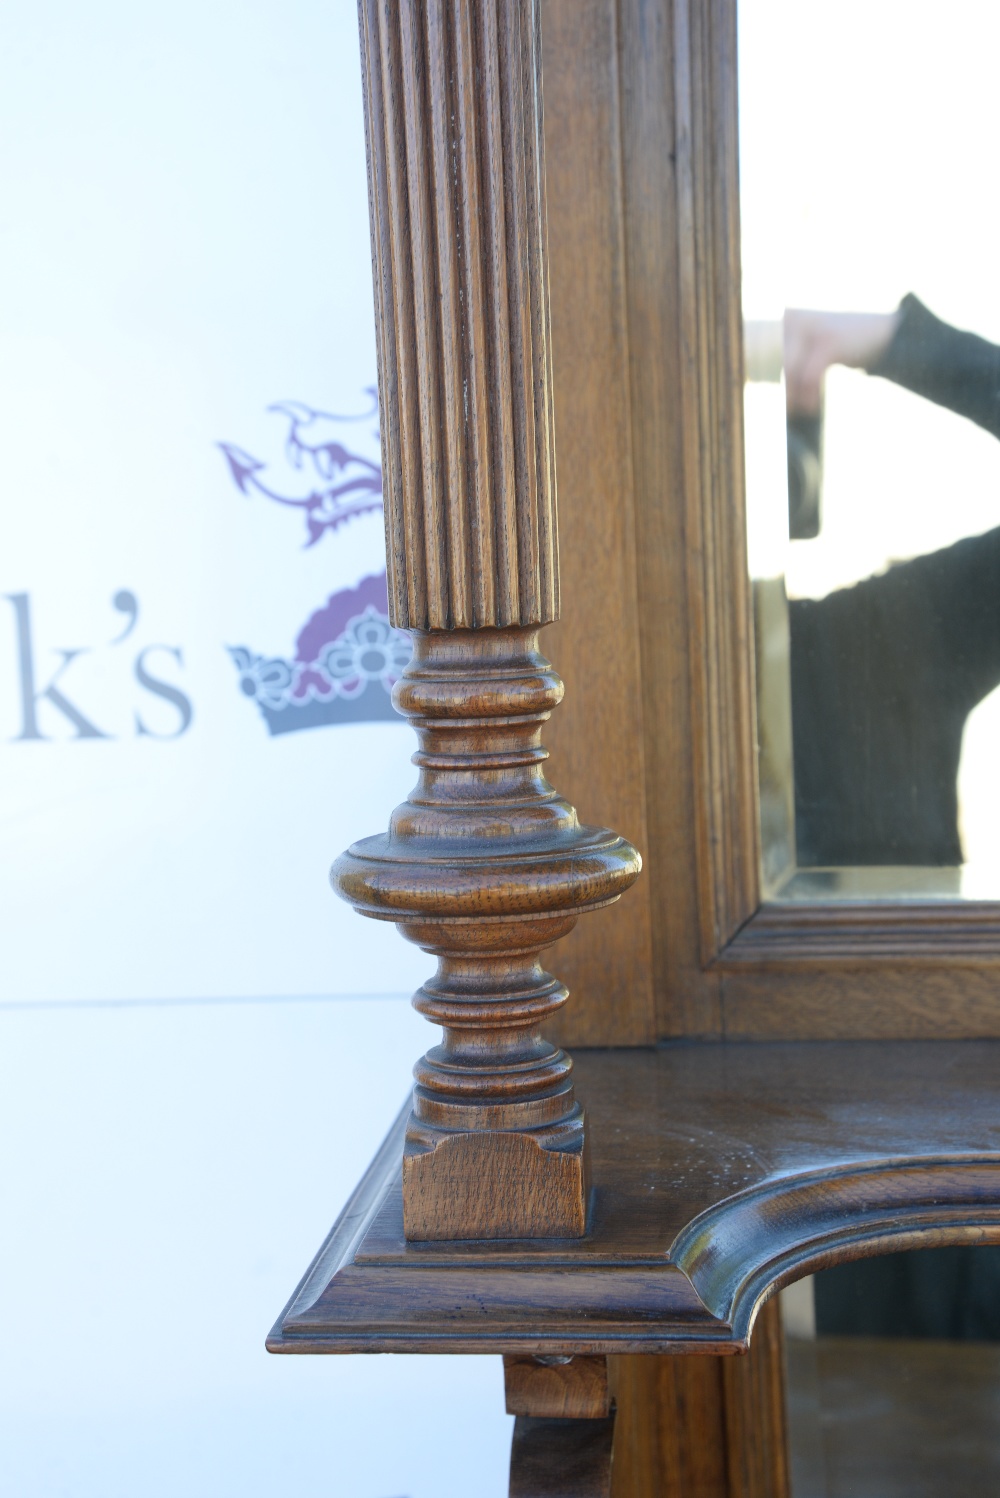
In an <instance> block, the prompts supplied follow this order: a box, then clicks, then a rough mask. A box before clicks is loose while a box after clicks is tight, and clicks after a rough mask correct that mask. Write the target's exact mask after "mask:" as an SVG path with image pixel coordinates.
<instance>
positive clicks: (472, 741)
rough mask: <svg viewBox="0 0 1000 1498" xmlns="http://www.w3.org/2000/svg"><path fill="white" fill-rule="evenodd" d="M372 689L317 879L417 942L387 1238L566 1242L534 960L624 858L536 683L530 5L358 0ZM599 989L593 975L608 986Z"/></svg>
mask: <svg viewBox="0 0 1000 1498" xmlns="http://www.w3.org/2000/svg"><path fill="white" fill-rule="evenodd" d="M359 12H360V20H361V37H362V54H363V68H364V81H365V117H366V130H367V142H368V167H369V174H368V177H369V193H370V205H371V220H372V252H373V262H374V271H375V292H376V298H375V299H376V312H377V326H378V352H379V391H380V399H381V412H382V443H383V464H384V472H385V495H386V511H385V514H386V550H387V555H388V577H389V607H390V614H391V617H392V620H393V622H394V624H396V625H397V626H399V627H400V628H403V629H407V630H410V631H411V633H412V635H413V640H414V655H413V659H412V661H411V663H410V665H409V667H408V668H407V670H406V672H405V673H404V676H403V678H402V680H401V681H400V682H399V683H398V684H397V686H396V689H395V692H394V700H395V702H396V705H397V707H398V708H399V710H400V711H401V712H402V713H404V714H405V715H406V717H408V718H409V719H410V721H411V722H412V724H413V726H414V728H415V729H416V731H417V736H418V740H419V744H420V747H419V750H418V752H417V754H416V755H415V756H414V761H415V763H416V764H417V765H418V767H419V770H420V778H419V780H418V783H417V785H416V787H415V789H414V790H413V791H412V793H411V795H410V797H409V799H408V801H407V802H406V803H405V804H404V805H403V806H401V807H399V808H397V810H396V811H395V812H394V813H393V816H392V819H391V823H390V828H389V831H388V833H386V834H383V835H382V836H379V837H373V838H366V839H364V840H363V841H362V842H360V843H356V844H355V845H354V846H353V847H352V848H351V849H349V850H348V852H347V853H345V854H343V855H342V857H341V858H340V859H339V860H338V861H337V863H336V864H335V865H334V869H333V873H332V879H333V884H334V888H335V889H336V890H337V891H338V893H340V894H341V895H343V896H344V898H346V899H348V900H349V901H350V902H351V903H352V904H353V905H354V907H355V908H356V909H358V910H359V911H361V912H362V913H364V914H366V915H371V916H375V917H377V918H379V919H382V920H391V921H395V922H397V923H398V924H399V926H400V929H401V930H402V932H403V934H404V935H405V936H406V937H407V938H408V939H409V940H411V941H414V942H416V943H418V945H420V946H421V947H423V948H424V949H425V950H427V951H429V952H432V953H434V954H435V955H436V956H437V957H438V959H439V968H438V972H437V975H436V976H435V978H433V979H432V980H431V981H430V982H429V983H426V984H425V985H424V986H423V987H422V988H421V989H420V990H419V992H418V993H417V995H416V996H415V999H414V1002H415V1004H416V1006H417V1008H418V1009H420V1011H421V1012H422V1013H423V1014H425V1015H426V1016H427V1017H428V1018H429V1019H431V1020H432V1021H434V1022H435V1023H437V1024H440V1025H441V1026H442V1027H443V1041H442V1044H441V1045H440V1046H436V1047H435V1048H434V1049H433V1050H431V1051H430V1052H429V1053H428V1054H427V1055H426V1056H425V1057H424V1058H423V1060H422V1061H421V1062H420V1063H419V1065H418V1066H417V1068H416V1078H417V1087H416V1089H415V1091H414V1100H413V1111H412V1114H411V1117H410V1121H409V1128H408V1131H407V1139H406V1149H405V1155H404V1161H403V1193H404V1194H403V1207H404V1223H405V1229H406V1234H407V1236H408V1237H409V1238H412V1239H432V1238H435V1239H436V1238H445V1239H447V1238H480V1237H487V1238H505V1237H506V1238H519V1237H575V1236H580V1235H582V1234H583V1233H584V1231H585V1228H586V1211H587V1174H586V1150H585V1130H584V1120H583V1116H582V1113H581V1110H580V1107H579V1104H578V1103H577V1101H576V1099H575V1096H574V1093H573V1085H572V1081H571V1077H570V1071H571V1065H572V1063H571V1061H570V1059H569V1058H568V1057H567V1056H566V1055H565V1053H564V1052H563V1051H561V1050H558V1049H557V1048H555V1047H554V1046H552V1045H550V1044H549V1043H548V1042H546V1041H543V1040H542V1039H541V1037H540V1034H539V1026H540V1025H542V1024H543V1022H544V1021H545V1020H546V1019H547V1017H549V1016H550V1015H552V1014H553V1013H554V1012H555V1011H556V1010H557V1009H558V1008H559V1007H560V1006H561V1005H562V1004H563V1003H564V1002H565V1000H566V998H567V992H566V989H565V988H564V987H563V985H562V984H560V983H559V982H558V980H557V979H555V978H553V977H551V976H550V975H549V974H548V973H545V972H543V970H542V967H541V962H540V954H541V952H542V951H543V950H544V949H545V948H546V947H547V946H549V945H550V944H551V943H552V942H554V941H557V940H558V939H559V938H560V937H562V936H564V935H565V934H566V933H567V932H568V931H570V930H571V929H572V927H573V925H574V923H575V921H576V919H577V917H578V916H579V915H580V914H581V912H583V911H588V910H595V909H598V908H600V907H601V906H604V905H608V904H610V903H611V902H613V901H614V900H616V899H617V898H618V896H619V895H620V894H621V893H622V891H623V890H625V889H627V888H628V886H629V885H630V884H631V883H632V882H633V880H634V879H635V878H636V876H637V874H638V871H639V857H638V854H637V853H636V851H635V849H634V848H632V846H631V845H630V844H629V843H627V842H626V841H625V840H624V839H623V838H621V837H618V836H616V835H615V834H614V833H612V832H609V831H607V830H606V829H604V828H589V827H582V826H581V825H580V824H579V822H578V821H577V817H576V812H575V811H574V810H573V808H572V807H571V806H570V805H569V804H568V803H567V802H566V801H565V800H563V798H562V797H560V796H559V795H557V793H556V792H555V791H554V790H553V789H552V787H551V786H550V785H549V784H548V782H547V781H546V779H545V777H544V774H543V764H544V761H545V759H546V757H547V756H546V751H545V749H544V748H543V747H542V744H541V731H542V726H543V724H544V723H545V722H546V720H547V719H548V717H549V714H550V713H551V711H552V709H553V708H554V707H555V706H556V705H557V704H558V702H559V701H560V698H561V697H562V691H563V688H562V683H561V681H560V679H559V677H558V676H557V674H556V672H555V671H554V670H553V668H552V666H551V665H550V664H549V662H548V661H547V660H546V659H545V658H544V656H543V655H542V654H540V652H539V649H538V632H539V628H540V627H541V626H542V625H544V624H547V623H550V622H551V621H553V620H554V619H555V618H556V617H557V616H558V610H559V585H558V550H557V541H556V494H555V457H554V436H553V423H552V375H551V360H550V351H549V309H548V283H547V275H546V234H545V195H544V171H543V159H542V106H541V72H540V56H539V29H538V14H537V4H536V3H535V0H360V4H359ZM608 1002H609V1003H613V1002H614V995H612V994H609V995H608Z"/></svg>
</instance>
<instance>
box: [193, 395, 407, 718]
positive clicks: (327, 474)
mask: <svg viewBox="0 0 1000 1498" xmlns="http://www.w3.org/2000/svg"><path fill="white" fill-rule="evenodd" d="M372 394H374V392H372ZM269 409H270V410H272V411H278V412H281V413H282V414H283V415H284V416H285V417H286V419H287V420H288V423H289V425H288V433H287V436H286V440H285V458H286V460H287V463H288V465H289V466H290V467H291V468H292V469H294V470H295V475H294V476H295V477H296V478H297V477H298V475H299V474H300V473H301V475H302V479H303V480H304V483H300V484H297V485H294V487H296V488H299V489H300V490H301V489H302V488H304V487H305V486H306V485H308V492H306V493H301V492H300V493H297V494H296V493H282V492H279V491H278V490H277V489H275V488H274V487H273V486H272V485H273V482H274V481H273V480H271V481H270V482H265V480H264V479H263V478H262V477H261V475H262V474H264V473H265V471H266V470H267V464H265V463H261V462H259V461H258V460H257V459H256V458H252V457H250V456H249V454H247V453H245V452H242V451H241V450H240V449H239V448H237V447H233V446H232V445H231V444H229V443H224V442H223V443H220V444H219V446H220V447H221V449H222V451H223V452H224V454H225V456H226V459H227V461H228V463H229V470H230V474H231V476H232V479H233V482H234V483H235V484H236V486H237V488H238V489H239V490H240V491H241V493H243V494H246V495H251V496H253V495H258V496H260V497H261V498H264V499H268V500H271V501H273V502H275V503H277V504H281V505H286V506H288V507H290V508H293V509H299V510H301V511H302V512H303V516H304V519H305V523H306V535H307V540H306V543H305V544H306V546H315V545H316V543H317V541H319V540H320V538H321V537H322V536H323V535H324V534H325V533H326V532H327V531H329V532H330V533H333V532H335V531H337V530H338V529H339V528H340V527H341V526H342V525H345V524H346V523H347V521H349V520H352V519H354V518H356V517H357V516H358V515H364V514H369V513H371V512H372V511H377V510H380V509H381V507H382V471H381V468H380V467H379V465H378V464H377V463H372V462H371V461H370V460H369V459H367V458H363V457H360V456H359V455H358V454H357V453H353V452H351V451H350V450H349V449H348V448H347V447H346V446H345V445H344V443H343V442H342V441H341V439H340V436H339V424H340V423H342V422H344V421H346V420H365V419H370V418H371V417H372V416H373V415H374V414H375V408H374V407H373V409H372V410H371V411H369V412H367V413H365V415H364V416H362V417H360V418H358V417H354V418H347V417H340V416H334V415H332V414H331V413H329V412H325V411H316V410H313V409H312V408H311V407H309V406H305V405H303V404H302V403H301V402H298V401H284V402H282V403H281V404H279V405H276V406H272V407H270V408H269ZM269 477H270V476H269ZM411 648H412V647H411V642H410V637H409V635H408V634H406V633H405V632H404V631H403V630H400V629H395V628H394V627H393V626H392V624H390V622H389V603H388V597H387V593H386V581H385V572H384V570H383V571H381V572H378V573H374V574H373V575H372V576H370V577H366V578H364V579H363V580H362V581H361V582H360V583H359V584H358V585H357V587H354V588H343V589H341V590H340V591H339V592H336V593H333V594H331V596H330V597H329V598H328V599H327V601H326V603H325V604H324V606H323V607H322V608H321V609H317V611H316V612H315V613H314V614H312V615H311V616H310V618H309V619H308V620H307V621H306V623H305V624H304V625H303V627H302V629H301V630H300V631H299V634H298V637H297V639H296V641H295V655H294V657H293V658H292V659H288V658H286V657H284V656H269V655H262V654H258V653H257V652H256V651H253V650H250V649H249V648H248V647H247V646H245V645H238V646H230V647H229V654H230V656H231V658H232V660H233V663H234V665H235V666H236V669H237V671H238V672H239V682H240V690H241V691H242V692H243V693H244V695H245V696H247V697H250V698H252V699H253V701H254V702H256V704H257V707H258V709H259V710H260V713H261V716H262V717H263V719H264V722H265V723H266V724H267V729H268V732H269V733H270V734H280V733H295V732H297V731H298V730H299V729H303V728H318V727H321V726H322V725H324V724H330V723H373V722H380V721H392V720H395V719H396V717H397V715H396V710H395V708H394V707H393V706H392V701H391V698H390V693H391V691H392V686H393V683H394V682H395V681H396V680H397V679H398V678H399V677H400V676H401V675H402V673H403V668H404V667H405V665H406V663H407V661H408V660H409V658H410V654H411Z"/></svg>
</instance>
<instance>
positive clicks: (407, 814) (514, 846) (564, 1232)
mask: <svg viewBox="0 0 1000 1498" xmlns="http://www.w3.org/2000/svg"><path fill="white" fill-rule="evenodd" d="M537 635H538V631H537V629H531V628H509V629H483V630H453V631H447V632H436V631H435V632H429V633H422V632H418V633H416V634H415V637H414V638H415V648H414V655H413V660H412V661H411V663H410V665H409V666H408V667H407V670H406V672H405V673H404V675H403V677H402V679H401V680H400V681H399V682H398V683H397V685H396V687H395V689H394V693H393V696H394V700H395V702H396V706H397V707H398V708H399V709H400V710H401V711H402V712H404V713H405V714H406V716H407V717H408V718H409V719H410V721H411V722H412V723H413V726H414V727H415V729H416V731H417V736H418V739H419V743H420V748H419V749H418V751H417V753H416V754H415V755H414V756H413V758H414V762H415V763H416V764H417V765H418V767H419V769H420V778H419V780H418V782H417V785H416V787H415V788H414V790H413V791H412V792H411V794H410V796H409V798H408V800H407V801H406V802H404V804H403V805H402V806H400V807H398V808H397V809H396V811H395V812H394V813H393V815H392V818H391V820H390V826H389V831H388V833H386V834H383V835H382V836H379V837H370V838H365V839H364V840H363V841H362V842H359V843H355V844H354V846H353V847H352V848H350V849H349V850H348V851H347V852H346V853H344V854H343V855H342V856H341V857H340V858H339V859H338V861H337V862H336V864H335V865H334V867H333V871H332V874H331V879H332V882H333V886H334V888H335V889H336V890H337V892H338V893H339V894H341V895H342V896H343V897H344V898H345V899H347V900H349V901H350V903H351V904H352V905H353V906H354V907H355V909H357V910H359V911H361V912H362V913H363V914H365V915H370V916H375V917H376V918H378V919H381V920H391V921H395V922H397V923H398V924H399V928H400V930H401V931H402V933H403V935H404V936H405V937H406V938H407V939H408V940H409V941H412V942H415V943H416V944H417V945H418V946H420V947H422V948H423V949H424V950H425V951H428V952H431V953H433V954H434V955H435V956H436V957H437V958H438V971H437V973H436V975H435V976H434V978H432V979H431V980H430V981H429V982H427V983H425V984H424V985H423V987H422V988H420V989H419V990H418V992H417V994H416V995H415V997H414V1003H415V1005H416V1007H417V1008H418V1009H419V1010H420V1012H421V1013H422V1014H424V1015H425V1016H426V1017H427V1018H428V1019H429V1020H431V1021H432V1022H434V1023H435V1024H439V1025H440V1026H441V1027H442V1041H441V1044H440V1045H438V1046H435V1047H434V1048H433V1049H432V1050H431V1051H429V1052H428V1053H427V1055H426V1056H425V1057H424V1058H423V1060H422V1061H421V1062H420V1063H419V1064H418V1065H417V1067H416V1069H415V1076H416V1080H417V1086H416V1088H415V1091H414V1099H413V1112H412V1114H411V1117H410V1122H409V1127H408V1130H407V1143H406V1153H405V1158H404V1165H403V1181H404V1199H403V1200H404V1220H405V1226H406V1233H407V1236H408V1237H410V1238H473V1237H497V1238H501V1237H553V1236H555V1237H575V1236H580V1235H581V1234H582V1233H583V1232H584V1231H585V1227H586V1207H587V1199H586V1197H587V1180H586V1148H585V1130H584V1120H583V1115H582V1113H581V1110H580V1107H579V1104H578V1103H577V1101H576V1098H575V1096H574V1093H573V1084H572V1079H571V1070H572V1062H571V1060H570V1058H569V1057H568V1056H567V1055H566V1054H565V1052H563V1051H561V1050H558V1049H557V1048H556V1047H554V1046H552V1045H550V1044H549V1043H548V1041H545V1040H543V1039H542V1038H541V1036H540V1034H539V1027H540V1026H541V1025H542V1024H543V1023H544V1021H545V1020H546V1019H547V1018H548V1016H549V1015H551V1014H553V1013H554V1012H555V1011H556V1010H557V1009H558V1008H559V1007H560V1006H561V1005H562V1004H564V1003H565V1002H566V999H567V992H566V989H565V988H564V987H563V985H562V984H561V983H559V982H558V980H557V979H556V978H553V977H552V976H551V975H550V974H549V973H546V972H545V971H544V970H543V968H542V965H541V961H540V956H541V953H542V952H543V951H544V949H545V948H546V947H548V946H550V945H551V944H552V943H553V942H555V941H558V940H559V938H560V937H562V936H565V935H566V934H567V933H568V932H569V931H571V930H572V928H573V926H574V924H575V922H576V919H577V917H578V916H579V915H580V914H582V913H583V912H585V911H588V910H596V909H598V908H599V907H601V906H603V905H608V904H611V903H612V902H613V901H614V900H617V899H618V897H619V895H621V893H622V892H623V891H624V890H625V889H627V888H628V886H629V885H630V884H631V883H632V882H633V880H634V879H635V878H636V876H637V874H638V872H639V868H640V860H639V855H638V854H637V853H636V851H635V849H634V848H633V847H632V846H631V845H630V844H629V843H627V842H626V841H625V839H624V838H621V837H619V836H617V835H616V834H615V833H613V832H609V831H607V830H606V829H604V828H593V827H583V826H581V825H580V823H579V822H578V820H577V816H576V812H575V811H574V810H573V808H572V807H571V806H570V805H569V803H568V802H567V801H565V800H564V799H563V798H562V797H561V796H559V795H558V793H557V792H556V791H555V790H553V788H552V786H550V785H549V783H548V781H547V780H546V779H545V776H544V773H543V766H544V762H545V759H546V758H547V751H546V750H545V749H544V748H543V747H542V744H541V730H542V725H543V723H544V722H545V721H546V720H547V718H548V716H549V714H550V712H551V710H552V708H553V707H554V706H556V704H557V703H558V702H559V700H560V698H561V697H562V692H563V688H562V682H561V681H560V680H559V677H558V676H557V674H556V673H555V671H554V670H553V669H552V667H551V665H550V664H549V662H548V661H547V660H545V658H544V657H543V656H542V655H540V654H539V652H538V648H537Z"/></svg>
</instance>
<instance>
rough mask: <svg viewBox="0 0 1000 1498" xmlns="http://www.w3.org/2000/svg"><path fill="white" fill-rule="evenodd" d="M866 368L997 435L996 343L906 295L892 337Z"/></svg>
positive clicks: (999, 382) (999, 366)
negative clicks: (941, 316) (952, 321)
mask: <svg viewBox="0 0 1000 1498" xmlns="http://www.w3.org/2000/svg"><path fill="white" fill-rule="evenodd" d="M868 373H869V374H873V375H881V376H882V378H883V379H887V380H892V381H894V382H895V384H897V385H902V386H904V387H905V388H906V389H907V390H912V391H913V392H914V394H916V395H922V396H924V397H925V399H927V400H930V401H934V403H935V404H936V405H938V406H946V407H947V408H948V410H949V411H954V412H956V413H957V414H958V415H959V416H966V417H968V419H969V420H970V421H974V422H975V423H976V425H977V426H981V427H984V428H985V429H986V431H987V432H991V433H992V435H993V436H994V437H997V438H1000V347H998V346H997V344H995V343H988V342H987V340H986V339H985V338H980V337H979V336H978V335H977V334H975V333H966V332H963V331H962V330H961V329H959V328H953V327H951V326H950V325H949V324H948V323H946V322H942V321H941V319H940V318H938V317H935V316H934V314H933V312H930V311H928V309H927V308H926V307H925V306H924V304H923V302H921V301H920V300H919V298H918V297H915V296H913V295H912V293H911V294H909V295H908V296H905V297H904V298H903V300H902V302H901V303H900V306H899V321H898V323H897V325H896V330H895V332H894V334H893V337H892V340H891V342H890V343H889V345H888V347H887V348H886V350H885V352H884V353H883V354H882V355H881V357H880V358H878V359H876V360H875V362H874V363H872V364H870V365H869V366H868Z"/></svg>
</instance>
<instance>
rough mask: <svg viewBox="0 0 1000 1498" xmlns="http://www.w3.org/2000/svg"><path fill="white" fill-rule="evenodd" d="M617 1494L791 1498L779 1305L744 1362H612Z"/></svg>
mask: <svg viewBox="0 0 1000 1498" xmlns="http://www.w3.org/2000/svg"><path fill="white" fill-rule="evenodd" d="M608 1361H609V1364H610V1369H611V1377H612V1382H613V1386H614V1391H615V1399H616V1402H617V1407H618V1424H617V1429H616V1435H615V1464H614V1482H613V1486H612V1494H613V1495H614V1498H661V1495H663V1494H669V1495H670V1498H789V1494H790V1488H789V1466H788V1455H787V1444H788V1443H787V1432H786V1429H785V1397H784V1395H785V1388H784V1384H785V1378H784V1373H785V1368H784V1341H783V1336H782V1328H781V1315H780V1311H779V1307H778V1302H777V1300H774V1299H773V1300H769V1301H767V1302H766V1303H765V1305H764V1306H762V1308H761V1311H760V1314H759V1315H758V1317H757V1322H756V1325H755V1327H754V1334H753V1341H752V1342H751V1345H750V1350H749V1352H748V1353H747V1354H746V1356H745V1357H739V1358H710V1357H706V1358H684V1357H615V1358H609V1360H608Z"/></svg>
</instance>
